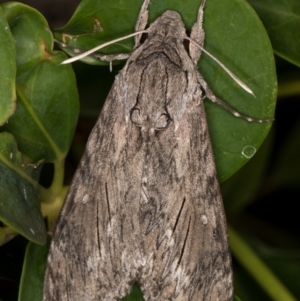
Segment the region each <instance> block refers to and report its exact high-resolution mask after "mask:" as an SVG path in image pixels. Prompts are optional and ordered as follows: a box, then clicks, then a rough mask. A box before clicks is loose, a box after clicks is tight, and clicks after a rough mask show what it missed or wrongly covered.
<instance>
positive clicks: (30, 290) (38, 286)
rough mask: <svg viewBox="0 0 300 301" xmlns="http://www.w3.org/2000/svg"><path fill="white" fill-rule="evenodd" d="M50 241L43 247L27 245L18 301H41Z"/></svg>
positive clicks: (32, 244)
mask: <svg viewBox="0 0 300 301" xmlns="http://www.w3.org/2000/svg"><path fill="white" fill-rule="evenodd" d="M49 246H50V239H48V240H47V243H46V244H45V245H43V246H39V245H36V244H34V243H31V242H30V243H29V244H28V246H27V248H26V254H25V259H24V263H23V270H22V276H21V283H20V290H19V298H18V301H41V300H42V298H43V282H44V273H45V269H46V259H47V254H48V249H49Z"/></svg>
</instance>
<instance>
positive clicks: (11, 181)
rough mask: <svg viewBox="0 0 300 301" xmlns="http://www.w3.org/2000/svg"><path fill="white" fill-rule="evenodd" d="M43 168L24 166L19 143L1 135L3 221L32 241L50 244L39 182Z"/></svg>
mask: <svg viewBox="0 0 300 301" xmlns="http://www.w3.org/2000/svg"><path fill="white" fill-rule="evenodd" d="M39 171H40V166H39V165H32V164H31V165H23V164H22V155H21V153H20V152H19V151H18V150H17V143H16V141H15V139H14V137H13V136H12V135H11V134H9V133H2V134H0V219H1V220H2V221H3V222H4V223H5V224H7V225H9V226H10V227H12V228H13V229H15V230H16V231H18V232H19V233H20V234H22V235H23V236H25V237H26V238H28V239H29V240H31V241H33V242H36V243H38V244H44V243H45V241H46V229H45V223H44V220H43V216H42V213H41V211H40V203H39V196H38V192H37V184H38V183H37V182H36V179H37V178H38V177H39Z"/></svg>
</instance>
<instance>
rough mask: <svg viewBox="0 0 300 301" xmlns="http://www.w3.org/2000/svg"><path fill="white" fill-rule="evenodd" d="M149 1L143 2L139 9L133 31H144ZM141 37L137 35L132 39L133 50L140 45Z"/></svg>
mask: <svg viewBox="0 0 300 301" xmlns="http://www.w3.org/2000/svg"><path fill="white" fill-rule="evenodd" d="M149 3H150V0H144V3H143V5H142V7H141V10H140V13H139V15H138V18H137V20H136V23H135V28H134V30H135V31H140V30H144V29H145V28H146V25H147V22H148V5H149ZM141 37H142V35H141V34H140V35H137V36H135V37H134V44H135V45H134V48H137V47H138V46H139V45H140V42H141Z"/></svg>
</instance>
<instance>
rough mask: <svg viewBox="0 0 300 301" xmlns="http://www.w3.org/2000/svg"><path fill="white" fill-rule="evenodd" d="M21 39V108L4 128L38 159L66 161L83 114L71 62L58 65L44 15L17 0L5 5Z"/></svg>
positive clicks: (58, 56) (59, 58)
mask: <svg viewBox="0 0 300 301" xmlns="http://www.w3.org/2000/svg"><path fill="white" fill-rule="evenodd" d="M2 8H3V10H4V12H5V15H6V18H7V20H8V23H9V26H10V27H11V31H12V34H13V36H14V39H15V41H16V52H17V55H16V61H17V97H18V98H17V102H18V103H17V109H16V112H15V114H14V115H13V116H12V117H11V118H10V119H9V121H8V123H7V124H5V126H4V127H3V128H2V131H4V130H5V131H8V132H10V133H12V134H13V135H14V136H15V138H16V140H17V141H18V146H19V149H20V151H21V152H22V153H24V154H26V155H27V156H28V157H29V158H31V159H32V160H34V161H38V160H40V159H44V160H45V161H54V160H63V159H64V158H65V156H66V154H67V152H68V150H69V146H70V143H71V140H72V137H73V133H74V130H75V126H76V123H77V117H78V109H79V106H78V95H77V90H76V82H75V77H74V74H73V71H72V67H71V66H61V65H59V64H60V62H61V61H63V60H64V59H65V55H64V54H63V53H62V52H57V51H53V50H52V47H53V37H52V34H51V32H50V30H49V28H48V24H47V22H46V20H45V19H44V17H43V16H42V15H41V14H40V13H38V12H37V11H36V10H34V9H32V8H30V7H28V6H26V5H23V4H21V3H17V2H10V3H6V4H3V5H2Z"/></svg>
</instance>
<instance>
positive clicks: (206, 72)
mask: <svg viewBox="0 0 300 301" xmlns="http://www.w3.org/2000/svg"><path fill="white" fill-rule="evenodd" d="M229 16H230V17H229ZM204 17H205V19H204V28H205V31H206V36H205V37H206V40H205V44H204V47H205V48H206V49H207V50H208V51H210V52H211V53H212V54H213V55H214V56H216V57H217V58H218V59H219V60H220V61H222V62H223V63H224V64H225V65H226V66H227V67H228V68H229V69H230V70H231V71H232V72H234V74H236V75H237V76H238V77H239V78H240V79H241V80H242V81H243V82H245V83H246V84H247V85H248V86H249V87H250V88H251V89H252V90H253V91H254V94H255V95H256V97H255V98H254V97H253V96H251V95H250V94H248V93H246V92H245V91H244V90H243V89H241V88H240V87H239V86H238V85H237V84H236V83H235V82H233V80H232V79H231V78H230V77H229V76H228V75H227V74H226V73H225V72H224V70H222V69H221V68H220V67H219V66H218V65H216V63H214V62H212V60H211V59H209V58H208V57H207V56H206V55H203V57H202V58H201V59H200V62H199V69H200V72H201V74H202V75H203V76H204V78H205V80H206V81H207V83H208V85H209V86H210V87H211V89H212V90H213V92H214V93H215V95H217V96H218V97H219V98H221V99H222V100H223V101H224V102H226V103H227V104H229V105H230V106H231V107H232V108H234V109H236V110H237V111H239V112H240V113H243V114H245V115H248V116H251V117H256V118H262V119H263V118H270V117H272V116H273V114H274V108H275V102H276V94H277V83H276V70H275V64H274V57H273V51H272V48H271V45H270V41H269V39H268V36H267V34H266V32H265V29H264V28H263V26H262V24H261V22H260V20H259V18H258V17H257V15H256V14H255V12H254V11H253V9H252V8H251V7H250V5H249V4H248V3H247V2H245V1H243V0H234V1H232V0H223V1H221V2H220V1H218V0H210V1H207V7H206V9H205V16H204ZM205 101H206V100H205ZM205 105H206V113H207V119H208V125H209V130H210V135H211V140H212V144H213V150H214V154H215V161H216V165H217V170H218V175H219V179H220V181H223V180H225V179H226V178H228V177H229V176H230V175H232V174H233V173H234V172H235V171H237V170H238V169H239V168H240V167H241V166H242V165H243V164H245V163H246V162H247V161H249V159H250V158H251V157H252V156H253V155H254V154H255V152H256V151H257V149H258V148H259V146H260V145H261V143H262V142H263V140H264V139H265V137H266V135H267V134H268V132H269V130H270V127H271V125H272V124H271V123H264V124H258V123H249V122H247V121H245V120H242V119H238V118H235V117H234V116H233V115H231V114H229V113H228V112H226V111H224V109H223V108H222V107H219V106H217V105H215V104H213V103H212V102H210V101H206V102H205Z"/></svg>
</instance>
